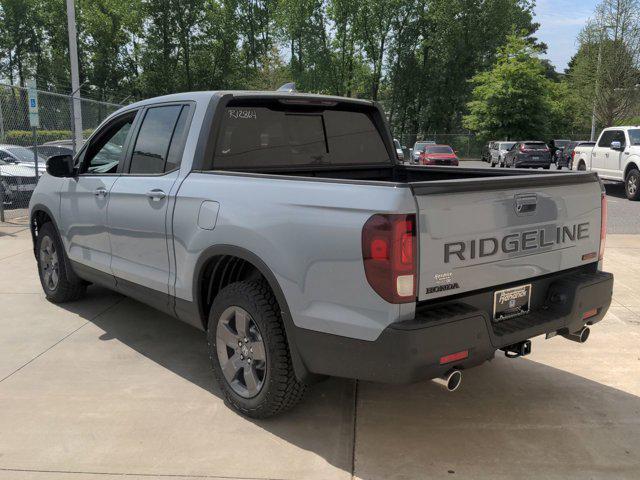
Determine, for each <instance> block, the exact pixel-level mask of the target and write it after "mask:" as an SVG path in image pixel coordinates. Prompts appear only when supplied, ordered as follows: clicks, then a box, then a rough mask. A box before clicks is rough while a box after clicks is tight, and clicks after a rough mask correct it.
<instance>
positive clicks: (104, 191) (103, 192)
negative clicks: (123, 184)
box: [93, 187, 109, 198]
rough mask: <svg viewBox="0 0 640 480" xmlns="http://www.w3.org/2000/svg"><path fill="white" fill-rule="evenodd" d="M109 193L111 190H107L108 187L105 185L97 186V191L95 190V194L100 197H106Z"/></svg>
mask: <svg viewBox="0 0 640 480" xmlns="http://www.w3.org/2000/svg"><path fill="white" fill-rule="evenodd" d="M108 193H109V192H108V191H107V189H106V188H104V187H99V188H96V189H95V191H94V192H93V194H94V195H95V196H96V197H99V198H104V197H106V196H107V194H108Z"/></svg>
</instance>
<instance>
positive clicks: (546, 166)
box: [542, 165, 560, 170]
mask: <svg viewBox="0 0 640 480" xmlns="http://www.w3.org/2000/svg"><path fill="white" fill-rule="evenodd" d="M542 168H544V169H545V170H549V169H550V168H551V165H545V166H544V167H542ZM558 170H560V169H558Z"/></svg>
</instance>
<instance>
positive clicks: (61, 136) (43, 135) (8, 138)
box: [3, 129, 93, 146]
mask: <svg viewBox="0 0 640 480" xmlns="http://www.w3.org/2000/svg"><path fill="white" fill-rule="evenodd" d="M91 133H93V129H85V130H83V132H82V134H83V137H84V138H87V137H89V135H91ZM37 138H38V143H45V142H52V141H54V140H69V139H71V138H72V134H71V131H70V130H38V132H37ZM3 143H9V144H11V145H26V146H31V145H33V133H32V132H31V130H9V131H6V132H4V140H3Z"/></svg>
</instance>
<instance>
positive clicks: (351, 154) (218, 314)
mask: <svg viewBox="0 0 640 480" xmlns="http://www.w3.org/2000/svg"><path fill="white" fill-rule="evenodd" d="M116 152H119V155H116ZM105 159H109V162H108V163H105ZM112 160H113V161H115V163H112ZM47 172H48V174H46V175H44V176H43V177H42V179H41V180H40V182H39V183H38V185H37V187H36V190H35V192H34V195H33V197H32V199H31V204H30V220H31V223H30V225H31V229H32V235H33V239H34V253H35V256H36V261H37V263H38V272H39V275H40V280H41V284H42V288H43V290H44V292H45V295H46V297H47V298H48V299H49V300H51V301H53V302H63V301H70V300H73V299H76V298H79V297H80V296H81V295H82V294H83V293H84V291H85V289H86V287H87V282H92V283H94V284H98V285H103V286H106V287H108V288H111V289H114V290H117V291H120V292H123V293H124V294H126V295H128V296H131V297H134V298H137V299H139V300H141V301H143V302H146V303H148V304H149V305H152V306H154V307H155V308H158V309H159V310H162V311H164V312H166V313H168V314H170V315H173V316H176V317H178V318H179V319H181V320H183V321H185V322H187V323H189V324H191V325H193V326H195V327H197V328H199V329H202V330H205V331H206V332H207V333H206V335H207V342H208V349H209V352H208V353H209V357H210V358H211V361H212V367H213V372H214V375H215V377H216V379H217V380H218V383H219V385H220V388H221V391H222V392H223V394H224V395H225V397H226V399H227V400H228V402H229V403H230V404H231V405H233V406H234V407H235V408H236V409H237V410H239V411H241V412H243V413H244V414H246V415H249V416H253V417H267V416H271V415H275V414H277V413H280V412H282V411H284V410H286V409H288V408H290V407H292V406H293V405H295V404H296V403H297V402H298V401H299V400H300V399H301V398H302V396H303V394H304V392H305V390H306V385H307V384H308V383H309V382H310V381H312V380H313V379H314V378H316V377H317V376H318V375H320V376H324V375H332V376H339V377H346V378H358V379H363V380H371V381H380V382H394V383H400V382H411V381H417V380H421V379H429V378H439V379H441V380H442V378H444V379H445V384H446V386H447V388H448V389H449V390H453V389H455V388H457V386H458V385H459V384H460V380H461V378H462V373H461V370H462V369H466V368H470V367H473V366H476V365H479V364H481V363H483V362H485V361H486V360H489V359H491V358H493V356H494V355H495V352H496V350H498V349H501V350H504V351H505V352H509V353H510V354H511V355H512V356H514V355H515V356H517V355H526V354H527V353H529V351H530V342H528V339H530V338H531V337H533V336H537V335H542V334H546V333H548V334H555V333H557V334H559V335H562V336H566V337H567V338H573V339H576V338H577V339H580V340H581V339H586V336H588V333H589V330H588V328H586V327H585V325H586V324H587V323H588V324H589V325H591V324H594V323H596V322H598V321H599V320H601V319H602V317H603V316H604V315H605V313H606V311H607V308H608V306H609V304H610V302H611V291H612V282H613V279H612V276H611V275H610V274H607V273H604V272H601V271H600V259H601V256H602V252H603V248H602V247H603V236H604V233H605V232H606V228H605V226H606V225H605V223H606V222H605V220H604V213H605V207H606V199H605V197H604V195H603V194H602V189H601V185H600V182H599V180H598V178H597V175H595V174H592V173H586V172H584V173H573V174H569V173H558V172H546V173H544V172H543V173H542V174H537V175H530V174H529V173H528V172H524V171H509V170H504V169H501V170H495V169H494V170H491V169H477V168H450V167H439V166H433V167H429V168H423V167H416V166H404V165H401V164H399V162H398V161H397V158H396V152H395V147H394V144H393V140H392V137H391V134H390V131H389V128H388V126H387V124H386V120H385V115H384V112H383V111H382V109H381V108H380V107H379V106H378V105H377V104H376V103H374V102H369V101H365V100H358V99H353V98H341V97H330V96H320V95H305V94H296V93H284V92H195V93H184V94H176V95H169V96H165V97H159V98H154V99H149V100H145V101H142V102H138V103H134V104H131V105H128V106H126V107H124V108H123V109H121V110H119V111H118V112H116V113H115V114H113V115H112V116H110V117H109V118H108V119H107V120H106V121H105V123H103V124H102V125H101V126H100V127H98V129H97V130H96V131H95V132H94V134H93V135H92V136H91V137H90V138H89V140H88V141H87V143H86V144H85V145H84V146H83V147H82V149H81V150H80V151H79V153H78V155H77V156H76V158H75V161H72V159H71V158H70V157H68V156H57V157H52V158H50V159H49V161H48V163H47ZM534 192H535V193H534ZM569 247H571V248H569ZM548 299H558V300H557V301H553V302H551V303H549V300H548ZM132 321H135V319H132Z"/></svg>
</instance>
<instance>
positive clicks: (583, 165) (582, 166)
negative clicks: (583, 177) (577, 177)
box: [578, 162, 587, 172]
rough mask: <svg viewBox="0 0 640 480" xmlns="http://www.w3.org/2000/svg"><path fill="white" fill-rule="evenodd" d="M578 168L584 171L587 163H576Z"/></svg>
mask: <svg viewBox="0 0 640 480" xmlns="http://www.w3.org/2000/svg"><path fill="white" fill-rule="evenodd" d="M578 170H579V171H581V172H584V171H586V170H587V165H586V164H585V163H584V162H580V163H579V164H578Z"/></svg>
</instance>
